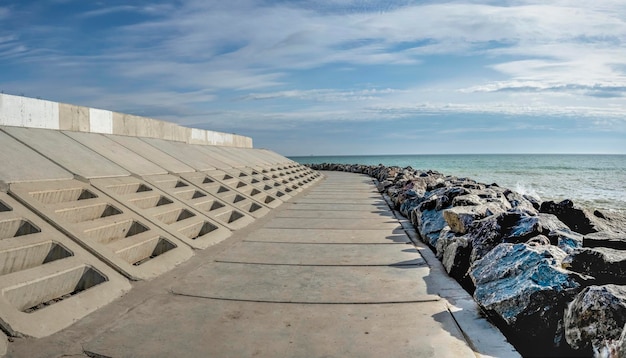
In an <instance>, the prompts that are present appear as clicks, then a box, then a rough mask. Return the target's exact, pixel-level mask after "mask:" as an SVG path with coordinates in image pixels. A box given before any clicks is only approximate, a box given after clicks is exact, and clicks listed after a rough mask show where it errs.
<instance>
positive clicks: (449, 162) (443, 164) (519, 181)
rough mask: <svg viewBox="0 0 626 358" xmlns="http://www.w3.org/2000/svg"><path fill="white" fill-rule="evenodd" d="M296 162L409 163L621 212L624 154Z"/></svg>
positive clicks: (625, 209) (625, 192) (625, 189)
mask: <svg viewBox="0 0 626 358" xmlns="http://www.w3.org/2000/svg"><path fill="white" fill-rule="evenodd" d="M289 158H290V159H292V160H294V161H296V162H299V163H301V164H313V163H340V164H366V165H378V164H383V165H385V166H399V167H403V168H404V167H407V166H410V167H412V168H413V169H421V170H429V169H430V170H436V171H438V172H440V173H442V174H445V175H453V176H457V177H467V178H471V179H474V180H476V181H478V182H481V183H485V184H491V183H497V184H498V185H499V186H501V187H506V188H509V189H511V190H515V191H517V192H519V193H521V194H527V195H531V196H534V197H535V198H537V199H539V200H541V201H547V200H554V201H561V200H564V199H570V200H572V201H574V203H575V204H576V205H578V206H581V207H584V208H587V209H590V210H600V211H601V212H607V213H610V212H612V213H614V214H618V215H619V216H623V215H626V155H596V154H588V155H580V154H458V155H449V154H445V155H444V154H441V155H368V156H306V157H289Z"/></svg>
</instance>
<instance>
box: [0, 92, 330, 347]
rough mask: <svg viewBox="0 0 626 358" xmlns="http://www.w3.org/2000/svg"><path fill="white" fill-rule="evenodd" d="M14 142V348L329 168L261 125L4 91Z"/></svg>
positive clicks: (7, 156)
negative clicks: (290, 154) (269, 146)
mask: <svg viewBox="0 0 626 358" xmlns="http://www.w3.org/2000/svg"><path fill="white" fill-rule="evenodd" d="M0 144H1V145H2V148H3V150H2V151H0V355H2V354H4V352H5V351H6V349H7V341H11V340H15V339H18V338H20V339H21V338H25V339H26V338H29V337H34V338H41V337H46V336H49V335H51V334H53V333H55V332H58V331H60V330H63V329H64V328H67V327H69V326H71V325H72V324H74V323H75V322H77V321H79V320H81V319H82V318H83V317H85V316H86V315H88V314H90V313H92V312H95V311H97V310H99V309H101V308H102V307H104V306H106V305H109V304H110V303H111V302H113V301H114V300H116V299H118V298H119V297H121V296H123V295H125V294H127V293H128V292H129V291H131V290H132V288H133V287H134V286H135V285H134V282H135V281H140V280H152V279H154V278H156V277H158V276H161V275H163V274H164V273H166V272H168V271H171V270H172V269H174V268H175V267H176V266H178V265H179V264H182V263H183V262H185V261H187V260H189V259H190V258H191V257H193V256H195V255H196V253H197V252H198V251H199V250H203V249H206V248H208V247H210V246H212V245H214V244H216V243H219V242H221V241H224V240H225V239H227V238H229V237H231V235H232V234H233V233H234V232H235V231H237V230H240V229H242V228H244V227H246V226H248V225H250V224H251V223H253V222H255V221H256V220H258V219H259V218H261V217H263V216H264V215H266V214H267V213H269V212H270V211H271V210H273V209H275V208H277V207H279V206H280V205H281V204H283V203H285V202H287V201H289V200H290V199H291V198H293V197H294V196H296V195H298V194H299V193H300V192H302V191H303V190H304V189H305V188H307V187H309V186H311V185H313V183H315V182H316V181H318V180H320V179H321V176H320V174H319V173H316V172H314V171H312V170H311V169H309V168H306V167H304V166H302V165H299V164H298V163H296V162H293V161H291V160H289V159H287V158H285V157H283V156H281V155H279V154H277V153H274V152H271V151H269V150H265V149H254V148H252V139H251V138H248V137H243V136H236V135H232V134H227V133H219V132H212V131H206V130H202V129H193V128H185V127H181V126H178V125H176V124H173V123H168V122H163V121H158V120H153V119H150V118H143V117H135V116H129V115H124V114H120V113H114V112H110V111H105V110H99V109H93V108H86V107H80V106H74V105H66V104H61V103H56V102H50V101H43V100H38V99H31V98H24V97H18V96H10V95H4V94H3V95H0ZM6 336H8V337H9V338H7V337H6Z"/></svg>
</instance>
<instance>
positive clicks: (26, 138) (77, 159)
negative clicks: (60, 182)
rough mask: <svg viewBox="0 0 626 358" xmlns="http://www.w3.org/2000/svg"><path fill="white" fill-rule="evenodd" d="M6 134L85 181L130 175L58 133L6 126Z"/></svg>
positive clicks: (4, 129)
mask: <svg viewBox="0 0 626 358" xmlns="http://www.w3.org/2000/svg"><path fill="white" fill-rule="evenodd" d="M2 130H3V131H5V132H6V133H8V134H9V135H10V136H12V137H14V138H15V139H17V140H19V141H21V142H22V143H24V144H26V145H28V146H29V147H31V148H32V149H34V150H36V151H37V152H39V153H41V154H42V155H44V156H45V157H46V158H48V159H49V160H51V161H53V162H54V163H56V164H57V165H59V166H61V167H63V168H64V169H66V170H67V171H69V172H72V173H73V174H76V175H80V176H82V177H84V178H89V179H91V178H103V177H114V176H127V175H130V173H129V172H128V171H126V170H124V169H123V168H122V167H120V166H119V165H117V164H115V163H113V162H112V161H110V160H108V159H106V158H105V157H103V156H101V155H100V154H98V153H96V152H94V151H92V150H90V149H88V148H87V147H85V146H83V145H82V144H80V143H78V142H77V141H75V140H73V139H72V138H70V137H68V136H66V135H64V134H63V133H62V132H59V131H52V130H47V129H35V128H18V127H3V128H2Z"/></svg>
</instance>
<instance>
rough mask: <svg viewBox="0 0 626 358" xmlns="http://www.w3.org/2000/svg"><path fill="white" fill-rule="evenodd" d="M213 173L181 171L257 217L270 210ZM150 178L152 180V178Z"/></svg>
mask: <svg viewBox="0 0 626 358" xmlns="http://www.w3.org/2000/svg"><path fill="white" fill-rule="evenodd" d="M220 172H221V171H218V172H216V173H217V175H219V174H220ZM212 173H213V171H207V172H198V173H181V175H180V176H181V177H182V178H183V179H185V180H187V181H188V182H190V183H192V184H193V185H195V186H197V187H198V188H200V189H202V190H204V191H206V192H208V193H209V194H211V195H214V196H216V197H218V198H220V199H221V200H223V201H225V202H227V203H229V204H230V205H233V206H235V207H237V208H238V209H239V210H241V211H243V212H245V213H247V214H249V215H252V216H253V217H255V218H260V217H263V216H265V215H267V214H268V213H269V212H270V208H269V207H268V206H267V205H265V204H263V203H261V202H259V201H256V200H254V199H252V198H250V197H249V196H247V195H245V194H243V193H241V192H240V191H238V190H237V188H235V187H232V186H229V185H227V184H225V183H222V182H221V181H220V180H219V178H218V177H217V176H213V175H212ZM148 179H149V180H150V178H148Z"/></svg>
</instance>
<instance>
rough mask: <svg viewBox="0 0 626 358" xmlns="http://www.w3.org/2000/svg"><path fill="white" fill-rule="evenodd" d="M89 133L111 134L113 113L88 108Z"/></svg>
mask: <svg viewBox="0 0 626 358" xmlns="http://www.w3.org/2000/svg"><path fill="white" fill-rule="evenodd" d="M89 131H90V132H92V133H104V134H113V112H111V111H106V110H103V109H95V108H89Z"/></svg>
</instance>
